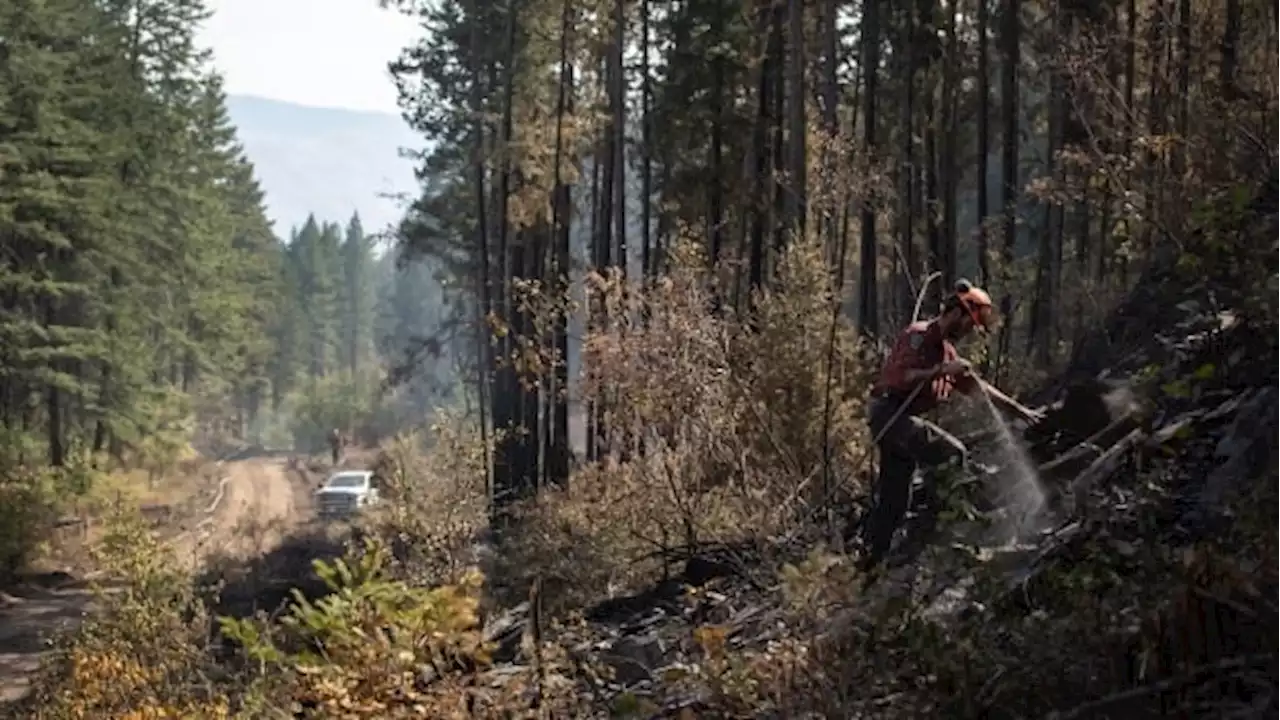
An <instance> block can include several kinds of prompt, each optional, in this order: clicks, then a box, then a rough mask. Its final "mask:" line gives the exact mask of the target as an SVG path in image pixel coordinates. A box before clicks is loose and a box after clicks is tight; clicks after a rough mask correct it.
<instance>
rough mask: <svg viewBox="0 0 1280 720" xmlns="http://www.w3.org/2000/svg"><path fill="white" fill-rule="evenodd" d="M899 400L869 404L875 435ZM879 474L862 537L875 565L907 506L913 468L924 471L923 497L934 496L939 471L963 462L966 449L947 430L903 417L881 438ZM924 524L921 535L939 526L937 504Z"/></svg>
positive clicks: (905, 414) (884, 398)
mask: <svg viewBox="0 0 1280 720" xmlns="http://www.w3.org/2000/svg"><path fill="white" fill-rule="evenodd" d="M901 402H902V400H901V399H900V398H895V397H883V398H879V399H877V400H875V401H873V402H872V404H871V412H870V418H869V420H870V423H869V424H870V426H871V432H872V434H873V435H876V434H879V433H880V432H881V430H882V429H883V428H884V427H885V425H886V424H887V423H888V422H889V420H890V419H891V418H892V417H893V414H894V413H896V412H897V411H898V408H899V407H900V406H901ZM879 448H880V475H879V477H878V478H877V479H876V487H875V499H874V504H873V505H872V508H871V513H870V515H869V516H868V517H867V521H866V523H865V524H864V525H863V533H864V535H863V537H864V540H865V541H866V544H867V561H868V563H869V564H875V563H878V562H880V561H881V560H882V559H884V556H885V554H886V553H887V552H888V551H889V546H890V545H891V544H892V542H893V534H894V532H895V531H896V530H897V529H898V525H899V524H900V523H901V522H902V518H903V516H905V515H906V513H907V509H908V508H909V507H910V506H911V480H912V476H913V475H914V474H915V471H916V470H917V469H923V470H924V471H925V478H924V481H925V485H924V488H925V490H926V492H928V493H930V494H931V495H934V494H935V493H936V487H935V486H936V482H937V472H938V470H940V469H942V468H944V467H945V466H947V465H952V464H960V465H963V464H964V462H965V456H966V450H965V447H964V444H963V443H961V442H960V441H959V440H957V439H956V438H955V437H954V436H952V435H951V434H950V433H948V432H947V431H945V430H943V429H942V428H940V427H938V426H937V425H934V424H933V423H931V422H929V421H928V420H924V419H922V418H919V417H916V416H914V415H910V414H908V413H903V414H902V415H901V416H899V417H898V419H897V420H896V421H894V423H893V426H892V427H890V428H889V429H888V430H886V431H885V432H884V435H883V436H882V437H881V439H880V443H879ZM932 505H933V507H932V508H931V509H930V511H929V513H928V517H927V518H925V522H924V523H923V524H924V525H925V527H923V528H921V529H922V530H924V531H926V532H927V531H930V530H932V528H933V526H934V525H935V524H936V522H937V511H938V509H939V508H938V507H937V501H936V497H934V498H932Z"/></svg>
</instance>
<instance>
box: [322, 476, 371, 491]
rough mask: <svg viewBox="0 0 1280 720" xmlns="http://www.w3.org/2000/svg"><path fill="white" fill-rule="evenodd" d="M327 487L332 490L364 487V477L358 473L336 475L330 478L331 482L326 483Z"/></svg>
mask: <svg viewBox="0 0 1280 720" xmlns="http://www.w3.org/2000/svg"><path fill="white" fill-rule="evenodd" d="M325 487H331V488H358V487H364V475H360V474H357V473H346V474H342V475H334V476H333V477H331V478H329V482H327V483H325Z"/></svg>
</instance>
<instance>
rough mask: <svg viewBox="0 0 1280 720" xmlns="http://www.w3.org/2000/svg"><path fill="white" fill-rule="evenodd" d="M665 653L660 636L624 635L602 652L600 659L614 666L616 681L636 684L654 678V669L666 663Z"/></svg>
mask: <svg viewBox="0 0 1280 720" xmlns="http://www.w3.org/2000/svg"><path fill="white" fill-rule="evenodd" d="M664 653H665V650H664V648H663V643H662V640H661V639H660V638H657V637H653V636H647V637H622V638H618V639H617V640H615V641H614V642H613V643H612V644H611V645H610V647H609V649H608V650H605V651H604V652H602V653H600V660H601V661H602V662H604V663H605V664H606V665H608V666H609V667H611V668H613V678H614V681H615V682H618V683H620V684H622V685H634V684H635V683H640V682H647V681H650V680H652V679H653V673H654V670H655V669H656V668H658V667H661V666H662V665H664V664H665V663H664Z"/></svg>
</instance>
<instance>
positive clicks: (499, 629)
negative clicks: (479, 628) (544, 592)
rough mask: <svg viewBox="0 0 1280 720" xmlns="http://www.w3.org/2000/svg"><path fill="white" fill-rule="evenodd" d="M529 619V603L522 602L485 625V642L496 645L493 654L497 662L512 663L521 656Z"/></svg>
mask: <svg viewBox="0 0 1280 720" xmlns="http://www.w3.org/2000/svg"><path fill="white" fill-rule="evenodd" d="M528 619H529V603H528V602H522V603H520V604H519V605H516V606H515V607H513V608H511V609H510V610H507V611H506V612H504V613H502V614H501V615H498V616H497V617H495V618H493V619H492V620H491V621H490V622H487V623H485V627H484V633H483V637H484V641H485V642H487V643H493V644H494V645H495V647H494V650H493V653H492V654H493V659H494V660H495V661H496V662H500V663H501V662H510V661H511V660H514V659H515V657H516V655H517V654H519V652H520V639H521V637H522V636H523V635H524V628H525V625H526V623H527V622H528Z"/></svg>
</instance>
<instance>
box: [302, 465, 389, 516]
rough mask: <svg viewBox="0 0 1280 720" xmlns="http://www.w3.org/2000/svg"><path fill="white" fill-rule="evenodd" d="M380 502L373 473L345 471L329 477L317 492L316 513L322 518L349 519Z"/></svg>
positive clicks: (367, 471)
mask: <svg viewBox="0 0 1280 720" xmlns="http://www.w3.org/2000/svg"><path fill="white" fill-rule="evenodd" d="M377 502H378V488H377V487H376V483H375V481H374V476H373V472H371V471H369V470H343V471H340V472H336V473H334V474H332V475H330V476H329V479H328V480H325V481H324V485H321V486H320V489H319V490H317V491H316V511H317V512H318V513H319V515H320V517H321V518H324V519H328V518H348V517H351V516H352V515H355V514H356V513H358V512H360V511H361V510H362V509H364V508H366V507H368V506H370V505H373V504H375V503H377Z"/></svg>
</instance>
